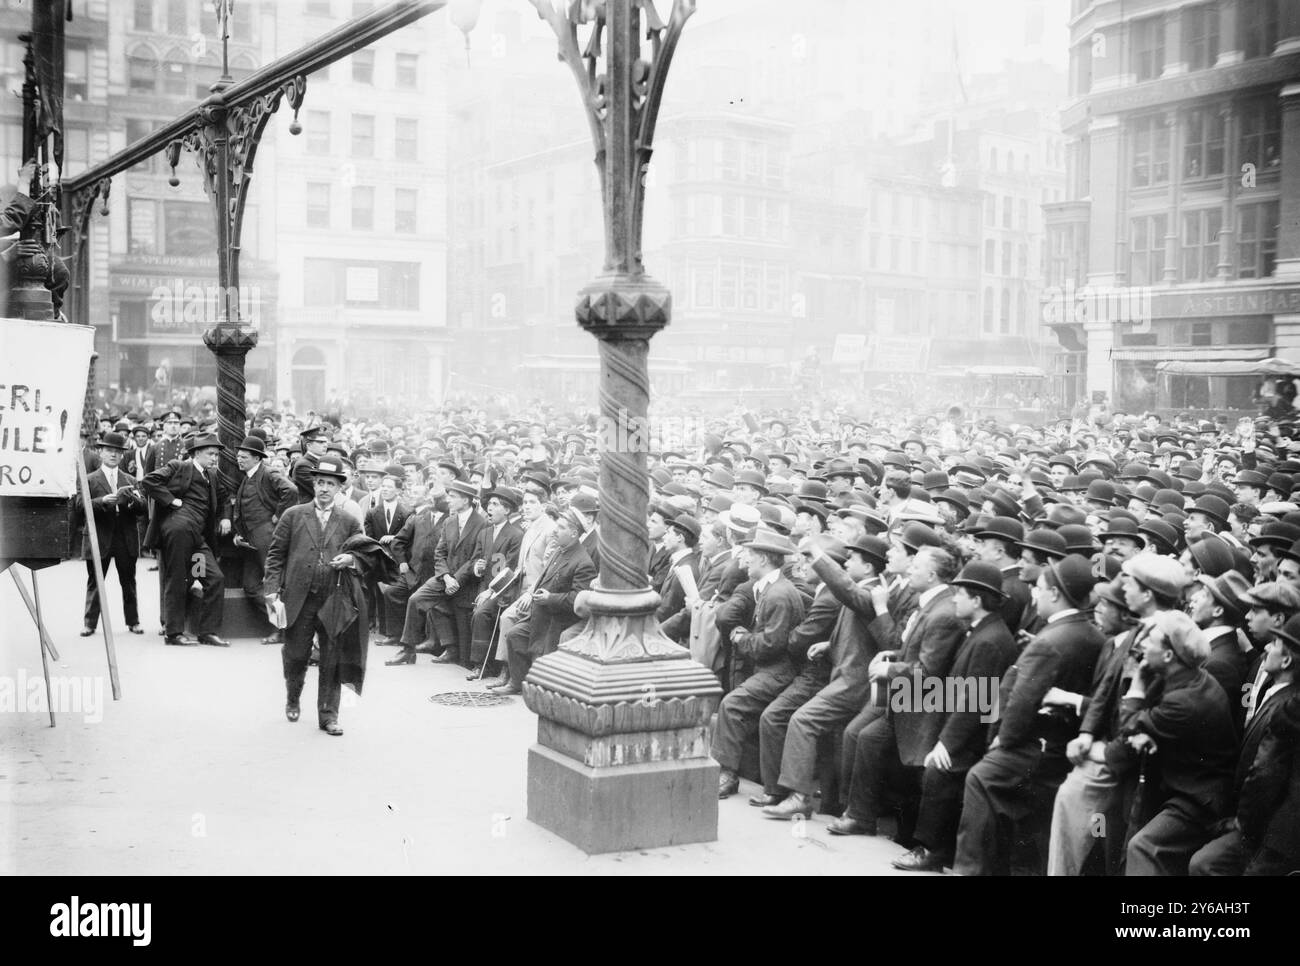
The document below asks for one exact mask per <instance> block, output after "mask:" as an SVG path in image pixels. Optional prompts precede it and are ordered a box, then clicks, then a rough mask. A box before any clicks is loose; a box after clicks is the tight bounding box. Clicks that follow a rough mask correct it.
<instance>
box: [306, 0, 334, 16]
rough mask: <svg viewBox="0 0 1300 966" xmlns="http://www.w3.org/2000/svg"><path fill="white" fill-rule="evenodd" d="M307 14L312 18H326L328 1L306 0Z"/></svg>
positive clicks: (328, 10)
mask: <svg viewBox="0 0 1300 966" xmlns="http://www.w3.org/2000/svg"><path fill="white" fill-rule="evenodd" d="M307 13H309V14H310V15H311V16H313V17H328V16H329V15H330V0H307Z"/></svg>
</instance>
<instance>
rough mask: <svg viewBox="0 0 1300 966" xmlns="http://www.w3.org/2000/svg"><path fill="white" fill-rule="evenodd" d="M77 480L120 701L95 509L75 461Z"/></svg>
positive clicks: (110, 665)
mask: <svg viewBox="0 0 1300 966" xmlns="http://www.w3.org/2000/svg"><path fill="white" fill-rule="evenodd" d="M77 479H78V480H79V481H80V482H81V503H82V506H83V507H84V508H85V515H86V531H87V532H88V533H89V534H90V552H91V555H92V556H93V557H94V558H95V586H96V587H97V588H98V590H99V619H100V620H101V621H102V622H103V624H104V650H105V651H107V652H108V680H109V684H111V685H112V688H113V700H114V701H121V700H122V685H121V682H119V681H118V679H117V647H116V646H115V645H114V643H113V621H112V620H111V619H110V618H109V613H108V591H107V589H106V588H105V586H104V566H103V560H102V558H101V557H100V553H99V529H98V528H97V527H96V526H95V508H94V507H93V506H91V505H90V480H89V479H88V478H87V477H86V463H85V461H84V460H82V459H81V458H80V457H78V459H77Z"/></svg>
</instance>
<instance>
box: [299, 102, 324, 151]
mask: <svg viewBox="0 0 1300 966" xmlns="http://www.w3.org/2000/svg"><path fill="white" fill-rule="evenodd" d="M303 130H304V131H306V133H307V153H308V154H310V155H312V156H313V157H318V156H320V155H323V154H329V153H330V112H329V111H308V112H307V116H306V118H304V123H303Z"/></svg>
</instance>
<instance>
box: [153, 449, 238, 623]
mask: <svg viewBox="0 0 1300 966" xmlns="http://www.w3.org/2000/svg"><path fill="white" fill-rule="evenodd" d="M187 452H188V453H189V459H185V460H173V461H172V462H170V463H168V464H167V465H166V466H163V467H161V468H160V469H157V470H154V471H153V472H152V473H150V474H149V475H148V476H146V477H145V478H144V484H143V486H144V492H145V495H146V496H148V497H149V498H150V499H152V500H153V504H154V517H153V519H152V520H151V521H150V523H149V532H150V537H149V540H148V542H149V543H150V544H151V545H154V544H156V545H157V546H158V547H159V548H160V550H161V553H160V554H159V568H160V574H159V576H160V578H161V580H162V582H163V591H162V597H163V613H162V617H163V634H164V635H165V637H164V643H167V644H180V645H188V644H194V643H196V642H195V641H193V640H191V639H189V638H186V637H185V636H184V632H185V620H186V605H187V603H188V598H189V591H190V588H191V586H192V585H193V584H198V586H199V590H200V593H201V595H202V596H201V599H200V601H199V604H198V610H197V613H196V615H195V621H194V623H195V626H196V628H197V630H198V635H199V638H198V642H197V643H201V644H211V645H213V646H216V647H229V646H230V644H229V643H228V642H227V641H224V640H222V639H221V638H220V637H218V636H217V632H218V631H219V630H220V628H221V615H222V603H223V593H224V590H225V580H224V579H223V577H222V573H221V568H220V567H219V566H218V564H217V557H216V554H215V553H214V552H213V550H212V548H213V547H215V546H216V543H217V521H218V520H219V519H220V516H221V499H220V496H219V494H218V490H217V478H216V476H217V458H218V457H219V456H220V455H221V440H219V439H218V438H217V437H216V436H215V435H213V434H203V435H199V436H195V437H193V438H192V439H191V440H190V442H189V446H188V449H187ZM224 529H229V521H225V527H224Z"/></svg>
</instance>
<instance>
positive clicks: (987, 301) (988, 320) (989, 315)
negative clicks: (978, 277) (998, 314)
mask: <svg viewBox="0 0 1300 966" xmlns="http://www.w3.org/2000/svg"><path fill="white" fill-rule="evenodd" d="M984 331H985V332H992V331H993V289H992V288H985V289H984Z"/></svg>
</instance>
